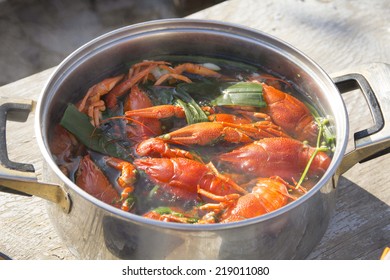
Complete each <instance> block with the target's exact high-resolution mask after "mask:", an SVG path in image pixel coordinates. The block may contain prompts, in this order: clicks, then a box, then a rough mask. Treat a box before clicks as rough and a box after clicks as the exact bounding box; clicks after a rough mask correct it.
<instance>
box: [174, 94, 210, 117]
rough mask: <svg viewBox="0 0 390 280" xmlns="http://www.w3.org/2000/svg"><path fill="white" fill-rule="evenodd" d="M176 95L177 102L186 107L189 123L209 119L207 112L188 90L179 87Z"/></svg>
mask: <svg viewBox="0 0 390 280" xmlns="http://www.w3.org/2000/svg"><path fill="white" fill-rule="evenodd" d="M175 96H176V98H177V100H176V103H177V104H178V105H179V106H181V107H183V109H184V112H185V114H186V119H187V123H188V124H193V123H198V122H207V121H209V119H208V117H207V115H206V113H205V112H203V110H202V108H200V106H199V105H198V103H196V102H195V100H194V99H193V98H192V97H191V95H189V94H188V93H187V92H185V91H183V90H181V89H177V91H176V93H175Z"/></svg>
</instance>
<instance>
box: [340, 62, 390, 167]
mask: <svg viewBox="0 0 390 280" xmlns="http://www.w3.org/2000/svg"><path fill="white" fill-rule="evenodd" d="M346 71H347V74H344V73H341V72H340V73H337V74H335V75H334V76H335V77H334V78H333V81H334V82H335V84H336V86H337V87H338V89H339V91H340V93H345V92H349V91H352V90H355V89H360V90H361V92H362V93H363V94H364V97H365V99H366V101H367V104H368V106H369V109H370V112H371V116H372V118H373V121H374V125H373V126H372V127H370V128H368V129H364V130H361V131H358V132H356V133H355V134H354V144H355V149H354V150H352V151H351V152H349V153H347V154H346V155H345V156H344V158H343V160H342V162H341V164H340V166H339V168H338V170H337V172H336V174H337V175H341V174H343V173H344V172H346V171H347V170H349V169H350V168H351V167H352V166H354V165H355V164H356V163H358V162H359V163H362V162H365V161H367V160H371V159H373V158H376V157H378V156H381V155H384V154H387V153H389V152H390V65H389V64H385V63H370V64H365V65H362V66H360V67H359V68H358V69H355V70H354V71H351V70H346Z"/></svg>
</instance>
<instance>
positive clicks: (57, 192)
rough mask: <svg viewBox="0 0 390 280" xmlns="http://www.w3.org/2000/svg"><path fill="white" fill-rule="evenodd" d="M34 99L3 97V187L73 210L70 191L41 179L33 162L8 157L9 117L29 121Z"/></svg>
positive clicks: (0, 156)
mask: <svg viewBox="0 0 390 280" xmlns="http://www.w3.org/2000/svg"><path fill="white" fill-rule="evenodd" d="M33 103H34V102H33V101H32V100H15V99H12V100H11V99H7V98H0V191H1V192H7V193H13V194H19V195H27V196H31V195H35V196H38V197H41V198H44V199H46V200H49V201H51V202H54V203H57V204H58V205H59V206H60V207H61V208H62V209H63V211H64V212H65V213H69V212H70V207H71V201H70V198H69V195H68V194H67V193H66V192H65V191H64V190H63V189H62V188H61V187H60V186H59V185H53V184H47V183H41V182H38V181H37V178H36V176H35V169H34V166H33V165H32V164H27V163H19V162H14V161H11V160H10V159H9V158H8V151H7V141H6V124H7V120H9V121H18V122H25V121H26V120H27V117H28V115H29V113H30V111H31V110H32V108H33Z"/></svg>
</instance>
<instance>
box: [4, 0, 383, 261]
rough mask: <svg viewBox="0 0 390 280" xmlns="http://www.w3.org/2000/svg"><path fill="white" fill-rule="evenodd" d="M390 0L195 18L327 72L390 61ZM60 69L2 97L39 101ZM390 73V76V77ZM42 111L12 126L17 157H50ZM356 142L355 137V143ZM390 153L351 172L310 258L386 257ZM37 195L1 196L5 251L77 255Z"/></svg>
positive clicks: (328, 1) (246, 2) (7, 89)
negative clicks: (38, 132)
mask: <svg viewBox="0 0 390 280" xmlns="http://www.w3.org/2000/svg"><path fill="white" fill-rule="evenodd" d="M389 11H390V2H388V1H380V0H364V1H342V0H339V1H332V0H321V1H320V0H318V1H314V0H306V1H303V0H302V1H299V0H282V1H272V0H262V1H256V0H232V1H226V2H223V3H221V4H219V5H216V6H214V7H211V8H209V9H206V10H203V11H200V12H198V13H196V14H193V15H191V16H189V18H197V19H212V20H221V21H226V22H230V23H236V24H241V25H245V26H248V27H251V28H255V29H258V30H261V31H264V32H267V33H269V34H271V35H274V36H276V37H278V38H280V39H282V40H284V41H286V42H287V43H290V44H291V45H293V46H295V47H296V48H298V49H300V50H301V51H303V52H304V53H305V54H307V55H308V56H309V57H311V58H312V59H313V60H314V61H316V62H317V63H318V64H319V65H320V66H321V67H322V68H323V69H324V70H325V71H326V72H327V73H333V72H336V71H340V70H343V69H345V68H350V67H354V66H356V65H360V64H363V63H368V62H386V63H390V48H389V46H390V12H389ZM52 71H53V69H48V70H46V71H43V72H41V73H38V74H35V75H32V76H30V77H27V78H25V79H22V80H19V81H16V82H14V83H11V84H8V85H5V86H3V87H0V96H2V97H12V98H27V99H34V100H37V98H38V96H39V93H40V91H41V89H42V88H43V86H44V83H45V81H46V80H47V79H48V78H49V76H50V73H51V72H52ZM389 78H390V77H389ZM345 101H346V104H347V108H348V111H349V115H350V123H351V135H352V134H353V132H355V131H358V130H361V129H363V128H367V127H368V126H369V125H370V124H371V118H370V115H369V113H368V110H367V109H366V108H365V105H364V102H363V99H362V97H361V95H360V94H355V93H354V94H347V95H346V96H345ZM33 119H34V113H32V114H30V116H29V118H28V120H27V122H26V123H8V128H7V133H8V139H9V140H8V149H9V153H10V158H11V159H13V160H17V161H19V162H28V163H33V164H34V165H35V168H36V174H37V175H38V177H40V175H41V171H42V158H41V156H40V153H39V149H38V146H37V144H36V141H35V136H34V128H33ZM350 142H351V143H352V141H350ZM389 167H390V155H389V154H387V155H384V156H382V157H380V158H376V159H374V160H371V161H369V162H366V163H364V164H358V165H356V166H354V167H353V168H352V169H351V170H349V171H348V172H346V173H345V174H344V175H343V176H342V177H341V179H340V181H339V185H338V188H339V193H338V199H337V209H336V214H335V216H334V217H333V219H332V220H331V223H330V225H329V228H328V231H327V232H326V234H325V236H324V237H323V239H322V241H321V242H320V244H319V245H318V246H317V247H316V248H315V249H314V251H313V252H312V253H311V254H310V255H309V256H308V259H378V258H379V257H380V255H381V252H382V250H383V249H384V248H385V247H386V246H390V207H389V205H390V183H389V181H388V175H387V174H388V171H389ZM46 203H47V202H45V201H44V200H42V199H39V198H36V197H22V196H17V195H9V194H4V193H0V251H1V252H3V253H5V254H7V255H9V256H10V257H12V258H14V259H73V258H74V257H73V256H72V254H71V253H70V252H69V251H68V250H67V248H66V247H65V246H64V245H63V243H62V242H61V240H60V239H59V237H58V236H57V234H56V232H55V231H54V229H53V227H52V225H51V223H50V221H49V219H48V216H47V214H46V211H45V205H46Z"/></svg>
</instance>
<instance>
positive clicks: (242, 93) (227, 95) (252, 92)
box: [211, 82, 267, 107]
mask: <svg viewBox="0 0 390 280" xmlns="http://www.w3.org/2000/svg"><path fill="white" fill-rule="evenodd" d="M211 104H212V105H217V106H226V105H228V106H229V105H235V106H255V107H266V106H267V104H266V103H265V101H264V99H263V86H262V85H261V84H257V83H250V82H239V83H236V84H234V85H232V86H230V87H228V88H226V89H225V90H224V91H223V93H222V95H220V96H218V97H217V98H215V99H214V100H212V101H211Z"/></svg>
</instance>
